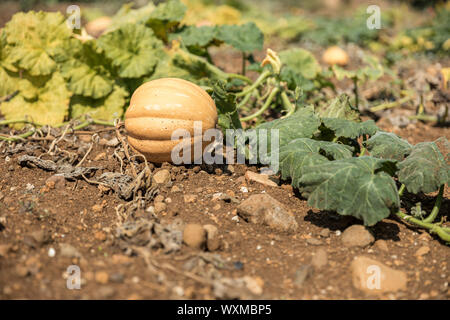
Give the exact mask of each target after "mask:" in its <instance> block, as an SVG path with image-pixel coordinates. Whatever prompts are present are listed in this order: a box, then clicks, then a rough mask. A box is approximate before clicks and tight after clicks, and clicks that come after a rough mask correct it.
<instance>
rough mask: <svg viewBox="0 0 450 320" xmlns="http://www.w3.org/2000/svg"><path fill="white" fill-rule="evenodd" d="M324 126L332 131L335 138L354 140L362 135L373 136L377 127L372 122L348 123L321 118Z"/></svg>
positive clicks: (344, 120)
mask: <svg viewBox="0 0 450 320" xmlns="http://www.w3.org/2000/svg"><path fill="white" fill-rule="evenodd" d="M322 123H323V124H324V126H325V127H326V128H328V129H330V130H332V131H333V132H334V134H335V136H336V137H338V138H340V137H344V138H350V139H356V138H358V137H360V136H362V135H366V134H368V135H370V136H372V135H374V134H375V133H376V132H377V131H378V127H377V126H376V125H375V122H374V121H373V120H368V121H364V122H355V121H349V120H346V119H339V118H322Z"/></svg>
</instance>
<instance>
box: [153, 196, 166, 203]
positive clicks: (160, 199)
mask: <svg viewBox="0 0 450 320" xmlns="http://www.w3.org/2000/svg"><path fill="white" fill-rule="evenodd" d="M163 201H164V196H163V195H161V194H158V195H157V196H156V197H155V199H154V200H153V202H154V203H156V202H163Z"/></svg>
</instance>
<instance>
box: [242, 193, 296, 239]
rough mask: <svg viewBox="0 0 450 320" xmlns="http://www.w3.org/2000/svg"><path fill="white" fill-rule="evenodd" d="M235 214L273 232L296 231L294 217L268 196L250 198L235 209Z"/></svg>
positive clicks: (257, 195)
mask: <svg viewBox="0 0 450 320" xmlns="http://www.w3.org/2000/svg"><path fill="white" fill-rule="evenodd" d="M237 213H238V215H239V216H240V217H241V218H243V219H244V220H246V221H248V222H250V223H255V224H263V225H267V226H269V227H270V228H271V229H274V230H278V231H283V232H294V231H296V230H297V229H298V224H297V221H296V220H295V217H294V215H293V214H292V213H291V212H290V211H287V210H286V209H285V208H284V207H283V205H282V204H281V203H280V202H278V201H277V200H275V199H274V198H272V197H271V196H269V195H268V194H256V195H252V196H250V197H249V198H248V199H246V200H244V201H243V202H242V203H241V204H240V205H239V206H238V207H237Z"/></svg>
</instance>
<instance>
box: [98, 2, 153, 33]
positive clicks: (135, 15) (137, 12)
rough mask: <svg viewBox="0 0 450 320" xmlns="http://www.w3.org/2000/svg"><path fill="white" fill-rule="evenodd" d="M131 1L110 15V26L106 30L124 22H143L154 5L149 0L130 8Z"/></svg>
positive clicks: (119, 25)
mask: <svg viewBox="0 0 450 320" xmlns="http://www.w3.org/2000/svg"><path fill="white" fill-rule="evenodd" d="M132 6H133V3H126V4H124V5H122V7H121V8H120V9H119V11H117V13H116V14H115V15H114V16H113V17H112V23H111V27H110V28H108V30H107V31H106V32H111V31H113V30H116V29H119V28H121V27H122V26H123V25H126V24H130V23H131V24H145V23H146V22H147V20H148V18H149V17H150V14H151V13H152V12H153V11H154V10H155V8H156V6H155V5H154V4H153V3H152V2H151V1H150V2H149V3H148V4H147V5H145V6H143V7H141V8H139V9H132Z"/></svg>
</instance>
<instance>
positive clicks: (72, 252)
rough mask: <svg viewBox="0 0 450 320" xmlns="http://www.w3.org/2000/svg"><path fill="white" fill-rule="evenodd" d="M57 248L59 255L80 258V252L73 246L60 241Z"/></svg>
mask: <svg viewBox="0 0 450 320" xmlns="http://www.w3.org/2000/svg"><path fill="white" fill-rule="evenodd" d="M59 249H60V253H61V256H63V257H66V258H81V253H80V252H79V251H78V250H77V249H76V248H75V247H73V246H71V245H70V244H67V243H60V244H59Z"/></svg>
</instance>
